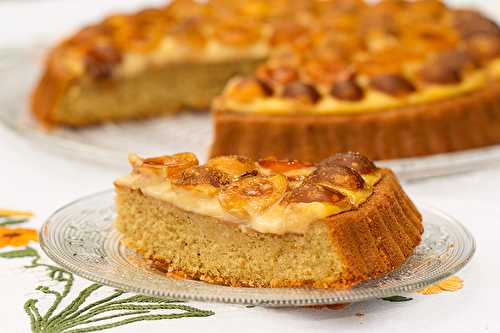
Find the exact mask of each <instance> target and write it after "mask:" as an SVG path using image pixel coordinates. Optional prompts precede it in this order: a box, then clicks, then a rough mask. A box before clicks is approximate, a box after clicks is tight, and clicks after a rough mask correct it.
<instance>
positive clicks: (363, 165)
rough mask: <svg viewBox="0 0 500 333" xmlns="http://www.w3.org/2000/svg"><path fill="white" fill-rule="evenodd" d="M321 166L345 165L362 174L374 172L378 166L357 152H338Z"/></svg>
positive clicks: (322, 162) (321, 163)
mask: <svg viewBox="0 0 500 333" xmlns="http://www.w3.org/2000/svg"><path fill="white" fill-rule="evenodd" d="M318 165H319V166H320V167H321V166H326V167H329V166H335V165H340V166H345V167H349V168H351V169H354V170H356V171H357V172H358V173H360V174H362V175H366V174H369V173H372V172H374V171H376V170H377V167H376V166H375V164H373V162H372V161H371V160H370V159H368V158H367V157H366V156H364V155H361V154H360V153H357V152H347V153H337V154H335V155H333V156H331V157H329V158H327V159H325V160H323V161H321V162H320V163H319V164H318Z"/></svg>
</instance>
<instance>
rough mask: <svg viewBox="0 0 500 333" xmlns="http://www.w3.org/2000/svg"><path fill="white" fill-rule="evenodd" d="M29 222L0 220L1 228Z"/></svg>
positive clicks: (24, 220)
mask: <svg viewBox="0 0 500 333" xmlns="http://www.w3.org/2000/svg"><path fill="white" fill-rule="evenodd" d="M26 222H28V219H5V218H2V219H0V227H5V226H8V225H14V224H21V223H26Z"/></svg>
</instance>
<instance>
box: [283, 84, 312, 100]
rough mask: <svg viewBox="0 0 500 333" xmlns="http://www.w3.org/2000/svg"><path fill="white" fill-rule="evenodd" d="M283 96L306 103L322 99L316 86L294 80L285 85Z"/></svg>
mask: <svg viewBox="0 0 500 333" xmlns="http://www.w3.org/2000/svg"><path fill="white" fill-rule="evenodd" d="M283 96H284V97H287V98H291V99H294V100H297V101H300V102H301V103H304V104H315V103H317V102H319V100H320V99H321V95H320V94H319V92H318V91H317V90H316V88H315V87H314V86H312V85H310V84H307V83H304V82H301V81H294V82H291V83H289V84H287V85H285V87H284V89H283Z"/></svg>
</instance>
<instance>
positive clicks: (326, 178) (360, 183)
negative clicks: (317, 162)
mask: <svg viewBox="0 0 500 333" xmlns="http://www.w3.org/2000/svg"><path fill="white" fill-rule="evenodd" d="M305 182H311V183H315V184H319V185H322V186H325V187H326V188H331V189H337V188H339V187H341V188H344V189H348V190H361V189H363V188H364V187H365V181H364V180H363V178H362V177H361V176H360V175H359V173H357V172H356V171H355V170H354V169H351V168H349V167H346V166H343V165H331V166H319V167H318V168H317V169H316V170H315V171H314V172H313V173H312V174H311V175H310V176H309V177H307V178H306V180H305Z"/></svg>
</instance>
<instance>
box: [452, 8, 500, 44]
mask: <svg viewBox="0 0 500 333" xmlns="http://www.w3.org/2000/svg"><path fill="white" fill-rule="evenodd" d="M452 20H453V25H454V27H455V29H457V30H458V31H459V32H460V34H461V36H462V38H469V37H471V36H474V35H478V34H498V33H500V29H499V27H498V25H497V24H496V23H495V22H494V21H492V20H490V19H488V18H487V17H485V16H483V15H482V14H481V13H479V12H476V11H472V10H455V11H453V14H452Z"/></svg>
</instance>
